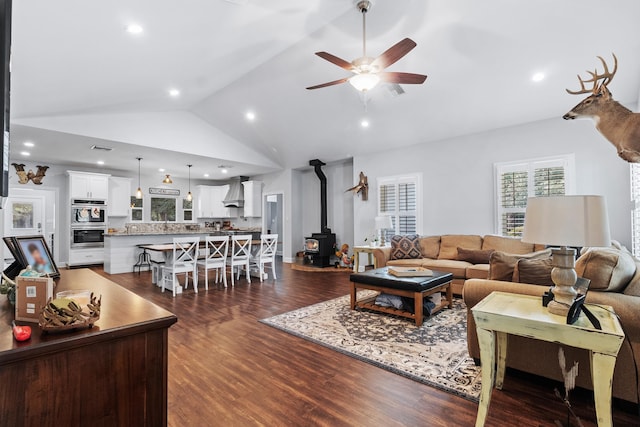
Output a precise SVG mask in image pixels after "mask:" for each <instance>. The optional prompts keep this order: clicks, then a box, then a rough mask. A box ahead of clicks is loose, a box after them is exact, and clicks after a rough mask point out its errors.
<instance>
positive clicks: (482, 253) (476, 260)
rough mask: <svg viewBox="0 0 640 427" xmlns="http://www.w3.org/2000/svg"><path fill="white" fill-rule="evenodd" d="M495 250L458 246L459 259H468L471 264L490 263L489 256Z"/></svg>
mask: <svg viewBox="0 0 640 427" xmlns="http://www.w3.org/2000/svg"><path fill="white" fill-rule="evenodd" d="M493 252H494V251H493V249H489V250H482V249H465V248H458V260H459V261H467V262H470V263H471V264H489V258H490V257H491V254H492V253H493Z"/></svg>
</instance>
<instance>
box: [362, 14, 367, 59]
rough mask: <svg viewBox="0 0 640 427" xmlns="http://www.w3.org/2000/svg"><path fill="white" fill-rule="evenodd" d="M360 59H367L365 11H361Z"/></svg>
mask: <svg viewBox="0 0 640 427" xmlns="http://www.w3.org/2000/svg"><path fill="white" fill-rule="evenodd" d="M362 57H363V58H366V57H367V9H362Z"/></svg>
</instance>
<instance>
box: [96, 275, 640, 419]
mask: <svg viewBox="0 0 640 427" xmlns="http://www.w3.org/2000/svg"><path fill="white" fill-rule="evenodd" d="M96 271H98V272H99V273H100V274H104V275H105V276H106V277H109V278H110V279H111V280H113V281H115V282H116V283H119V284H120V285H122V286H124V287H126V288H128V289H130V290H131V291H133V292H135V293H137V294H139V295H141V296H143V297H145V298H146V299H148V300H150V301H153V302H154V303H156V304H158V305H160V306H162V307H164V308H166V309H167V310H170V311H172V312H173V313H175V314H176V315H177V316H178V319H179V320H178V323H177V324H176V325H174V326H173V327H172V328H171V329H170V331H169V341H170V348H169V414H168V416H169V426H175V427H179V426H180V427H182V426H472V425H474V423H475V417H476V410H477V404H475V403H472V402H469V401H467V400H464V399H462V398H459V397H456V396H453V395H451V394H448V393H445V392H442V391H438V390H436V389H434V388H431V387H428V386H426V385H423V384H420V383H417V382H415V381H412V380H409V379H406V378H403V377H401V376H399V375H395V374H392V373H390V372H387V371H385V370H382V369H380V368H377V367H374V366H372V365H369V364H367V363H364V362H361V361H358V360H356V359H353V358H351V357H348V356H345V355H342V354H340V353H337V352H335V351H332V350H329V349H327V348H324V347H322V346H319V345H316V344H313V343H311V342H308V341H306V340H303V339H300V338H296V337H294V336H292V335H289V334H287V333H284V332H281V331H279V330H276V329H274V328H271V327H269V326H266V325H263V324H261V323H259V322H258V320H259V319H263V318H266V317H269V316H273V315H276V314H280V313H284V312H287V311H290V310H294V309H296V308H300V307H304V306H307V305H310V304H314V303H317V302H321V301H326V300H328V299H331V298H335V297H338V296H342V295H346V294H348V284H349V282H348V280H349V275H348V274H346V273H331V274H324V273H322V274H321V273H308V272H301V271H294V270H292V269H290V267H289V266H288V265H287V264H284V265H281V266H279V273H280V274H279V278H278V280H277V281H272V280H267V281H265V282H264V283H260V282H259V281H258V280H257V279H254V281H253V282H252V283H251V284H248V283H247V282H246V281H245V280H244V279H240V281H239V282H237V283H236V287H235V288H231V287H229V288H227V289H224V288H223V287H221V285H213V286H212V285H211V283H210V288H209V290H208V291H204V281H203V280H201V282H200V286H199V289H200V292H199V293H198V294H195V293H194V292H193V289H192V288H191V287H190V288H189V289H187V290H186V291H185V293H184V294H182V295H178V296H177V297H176V298H173V297H172V296H171V293H170V292H164V293H162V292H161V291H160V289H159V288H157V287H155V286H152V285H151V283H150V279H151V277H150V273H146V272H143V273H142V274H141V275H138V274H133V273H127V274H117V275H107V274H105V273H104V272H102V271H101V270H100V269H97V270H96ZM229 286H231V284H230V282H229ZM555 386H557V384H556V383H553V382H549V381H544V380H541V379H539V378H537V377H532V376H524V375H517V374H514V373H508V374H507V377H506V380H505V387H504V390H503V391H495V392H494V394H493V398H492V402H491V408H490V411H489V417H488V420H487V424H486V425H487V426H501V427H502V426H552V425H554V420H555V419H566V411H565V410H564V407H563V406H562V404H561V403H560V402H559V401H558V400H557V398H555V396H554V395H553V388H554V387H555ZM592 400H593V397H592V394H590V393H588V392H584V391H583V392H580V393H577V394H576V396H575V397H574V398H573V399H572V401H573V404H574V409H575V410H576V412H577V413H578V414H579V416H580V417H581V418H582V420H583V422H584V425H585V426H593V425H595V421H594V420H595V410H594V406H593V402H592ZM614 417H615V418H614V424H615V425H616V426H633V425H636V426H637V425H640V418H639V417H638V416H637V414H636V413H634V412H633V408H628V407H627V408H624V409H621V408H618V407H615V408H614Z"/></svg>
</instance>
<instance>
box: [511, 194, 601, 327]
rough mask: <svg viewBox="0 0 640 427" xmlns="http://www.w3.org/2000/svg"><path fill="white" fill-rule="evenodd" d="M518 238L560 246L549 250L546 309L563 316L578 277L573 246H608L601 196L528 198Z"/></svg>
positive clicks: (571, 300) (569, 305)
mask: <svg viewBox="0 0 640 427" xmlns="http://www.w3.org/2000/svg"><path fill="white" fill-rule="evenodd" d="M522 241H523V242H526V243H540V244H547V245H555V246H560V249H553V250H552V254H553V255H552V257H553V260H552V263H553V267H554V268H553V270H552V271H551V279H552V281H553V283H554V284H555V286H554V288H553V295H554V298H553V301H550V302H549V305H548V309H549V312H551V313H553V314H557V315H560V316H565V317H566V316H567V313H568V312H569V308H570V307H571V306H572V304H573V301H574V300H575V297H576V294H577V291H576V290H575V288H574V285H575V283H576V279H577V278H578V276H577V274H576V271H575V269H574V267H575V259H576V250H575V249H573V248H572V247H571V246H574V247H576V246H577V247H582V246H594V247H606V246H609V245H611V237H610V234H609V218H608V215H607V206H606V202H605V199H604V197H603V196H547V197H531V198H529V200H528V201H527V210H526V212H525V222H524V230H523V233H522Z"/></svg>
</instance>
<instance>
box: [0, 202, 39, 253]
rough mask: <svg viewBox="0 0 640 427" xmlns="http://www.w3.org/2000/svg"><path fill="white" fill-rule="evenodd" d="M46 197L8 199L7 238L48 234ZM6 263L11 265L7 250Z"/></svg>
mask: <svg viewBox="0 0 640 427" xmlns="http://www.w3.org/2000/svg"><path fill="white" fill-rule="evenodd" d="M44 210H45V208H44V197H41V196H13V197H9V198H8V199H7V204H6V207H5V213H4V235H5V236H35V235H43V236H45V238H46V237H47V234H46V230H45V227H46V223H45V220H44ZM4 255H5V263H7V262H8V263H11V262H12V261H13V257H12V255H11V252H9V251H8V250H5V252H4Z"/></svg>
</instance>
